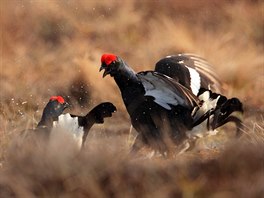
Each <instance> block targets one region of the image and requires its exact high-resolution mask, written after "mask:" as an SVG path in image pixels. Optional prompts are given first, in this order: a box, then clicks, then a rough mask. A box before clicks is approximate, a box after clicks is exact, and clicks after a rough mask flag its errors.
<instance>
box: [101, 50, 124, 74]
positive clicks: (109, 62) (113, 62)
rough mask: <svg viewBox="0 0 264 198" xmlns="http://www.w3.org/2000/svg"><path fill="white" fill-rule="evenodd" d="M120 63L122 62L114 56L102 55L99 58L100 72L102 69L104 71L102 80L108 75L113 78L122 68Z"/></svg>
mask: <svg viewBox="0 0 264 198" xmlns="http://www.w3.org/2000/svg"><path fill="white" fill-rule="evenodd" d="M121 62H122V60H121V59H120V58H119V57H118V56H116V55H114V54H103V55H102V57H101V67H100V71H102V70H103V69H104V70H105V71H104V74H103V78H104V77H105V76H107V75H108V74H110V76H115V74H116V73H117V72H118V71H119V70H120V68H121V67H122V64H121Z"/></svg>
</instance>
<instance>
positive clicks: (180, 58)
mask: <svg viewBox="0 0 264 198" xmlns="http://www.w3.org/2000/svg"><path fill="white" fill-rule="evenodd" d="M155 71H157V72H159V73H162V74H165V75H167V76H169V77H171V78H173V79H174V80H176V81H177V82H179V83H180V84H182V85H183V86H185V87H186V88H188V89H189V90H191V91H192V93H193V94H194V95H196V96H198V98H199V99H200V100H201V101H202V102H203V106H202V107H201V108H199V109H197V110H198V111H197V112H194V113H195V114H194V115H193V118H194V123H193V127H195V126H197V125H201V123H202V122H205V121H206V122H207V123H206V125H207V129H208V130H215V129H216V128H218V127H219V126H222V125H223V124H225V123H227V122H234V123H235V124H236V126H237V136H240V135H241V129H242V128H243V127H242V121H241V119H240V118H239V117H241V116H238V115H239V114H241V113H243V107H242V103H241V102H240V101H239V99H237V98H231V99H227V98H226V97H225V96H223V95H221V94H220V93H221V91H222V87H221V83H220V81H219V78H218V77H217V75H216V74H215V72H214V71H213V69H212V67H211V66H210V64H209V63H208V62H207V61H206V60H205V59H203V58H201V57H199V56H197V55H195V54H178V55H171V56H166V57H165V58H163V59H161V60H159V61H158V62H157V63H156V66H155ZM232 114H234V115H232ZM194 131H195V130H193V132H192V133H191V134H193V135H195V133H194ZM199 135H201V134H199Z"/></svg>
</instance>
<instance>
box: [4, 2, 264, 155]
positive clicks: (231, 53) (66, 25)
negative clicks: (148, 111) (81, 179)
mask: <svg viewBox="0 0 264 198" xmlns="http://www.w3.org/2000/svg"><path fill="white" fill-rule="evenodd" d="M0 5H1V15H0V24H1V53H0V56H1V62H0V148H1V151H0V159H1V160H3V159H5V155H6V150H7V149H6V148H7V146H8V144H9V143H10V141H11V139H12V137H14V136H15V135H17V134H18V133H19V131H21V130H22V129H25V128H34V127H35V126H36V123H37V122H38V121H39V119H40V116H41V113H42V109H43V108H44V106H45V105H46V103H47V102H48V100H49V98H50V96H52V95H62V96H64V97H65V98H66V100H67V101H69V102H70V103H71V104H72V105H73V107H72V109H70V111H71V112H74V113H82V114H86V113H87V111H88V110H89V109H91V108H92V107H93V106H95V105H96V104H98V103H100V102H103V101H111V102H113V103H114V104H115V105H116V106H117V108H118V112H117V113H116V114H114V117H113V119H108V120H107V121H106V123H105V125H104V126H103V127H102V126H99V127H97V128H95V129H94V130H95V131H96V130H97V131H101V132H102V131H103V132H104V133H105V134H108V135H109V134H110V136H111V134H115V135H116V134H123V133H125V134H127V133H128V132H129V127H130V122H129V118H128V115H127V113H126V111H125V107H124V105H123V101H122V98H121V96H120V93H119V90H118V87H117V86H116V84H115V82H114V80H113V79H112V78H110V77H106V78H104V79H102V73H99V67H100V57H101V55H102V54H103V53H114V54H117V55H119V56H120V57H122V58H123V59H124V60H125V61H126V62H127V63H128V64H129V65H130V66H131V67H132V68H133V69H134V70H135V71H138V72H139V71H143V70H152V69H153V68H154V65H155V63H156V62H157V61H158V60H159V59H161V58H163V57H164V56H166V55H171V54H177V53H181V52H184V53H195V54H198V55H200V56H202V57H204V58H205V59H207V60H208V61H209V62H210V63H211V64H212V66H213V67H214V68H215V70H216V73H217V74H218V75H219V77H220V79H221V81H223V82H224V89H225V91H224V92H225V93H224V94H225V95H226V96H228V97H238V98H239V99H240V100H241V101H242V102H243V104H244V108H245V124H246V129H245V131H246V132H247V134H250V135H249V137H250V140H252V141H262V143H263V142H264V141H263V139H264V138H263V137H264V135H263V134H264V132H263V127H264V124H263V123H264V118H263V115H264V114H263V113H264V102H263V98H264V91H263V90H264V55H263V54H264V53H263V52H264V32H263V31H264V17H263V12H264V11H263V10H264V2H263V1H261V0H222V1H219V0H199V1H195V0H184V1H182V0H143V1H137V0H122V1H121V0H100V1H96V0H87V1H84V0H83V1H82V0H80V1H74V0H62V1H55V0H54V1H53V0H42V1H41V0H2V1H1V2H0ZM256 133H257V134H258V135H256Z"/></svg>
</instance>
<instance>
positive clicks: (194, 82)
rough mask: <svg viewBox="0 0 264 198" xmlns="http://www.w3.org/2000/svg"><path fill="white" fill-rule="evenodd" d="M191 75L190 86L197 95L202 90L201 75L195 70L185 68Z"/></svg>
mask: <svg viewBox="0 0 264 198" xmlns="http://www.w3.org/2000/svg"><path fill="white" fill-rule="evenodd" d="M185 67H186V68H187V69H188V70H189V73H190V81H191V82H190V84H191V89H192V92H193V93H194V95H197V94H198V92H199V89H200V88H201V77H200V74H199V73H198V72H197V71H196V70H195V69H193V68H191V67H187V66H185Z"/></svg>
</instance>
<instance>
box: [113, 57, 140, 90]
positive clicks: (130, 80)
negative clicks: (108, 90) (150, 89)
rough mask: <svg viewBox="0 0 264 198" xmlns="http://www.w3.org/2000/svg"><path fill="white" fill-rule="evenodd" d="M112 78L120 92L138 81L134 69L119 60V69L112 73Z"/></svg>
mask: <svg viewBox="0 0 264 198" xmlns="http://www.w3.org/2000/svg"><path fill="white" fill-rule="evenodd" d="M114 79H115V81H116V83H117V85H118V87H119V88H120V90H121V92H122V91H123V90H124V89H126V88H128V87H130V86H135V85H137V84H139V83H140V81H139V79H138V77H137V75H136V73H135V71H134V70H133V69H132V68H131V67H129V66H128V65H127V64H126V63H125V62H124V61H122V60H121V63H120V69H119V70H118V73H116V74H115V75H114Z"/></svg>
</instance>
